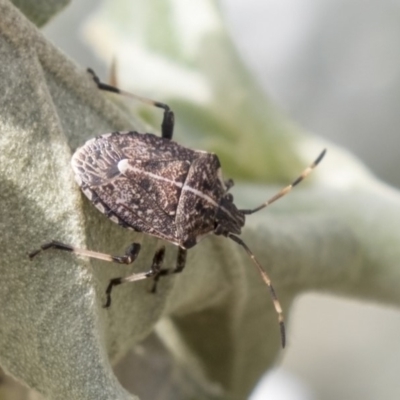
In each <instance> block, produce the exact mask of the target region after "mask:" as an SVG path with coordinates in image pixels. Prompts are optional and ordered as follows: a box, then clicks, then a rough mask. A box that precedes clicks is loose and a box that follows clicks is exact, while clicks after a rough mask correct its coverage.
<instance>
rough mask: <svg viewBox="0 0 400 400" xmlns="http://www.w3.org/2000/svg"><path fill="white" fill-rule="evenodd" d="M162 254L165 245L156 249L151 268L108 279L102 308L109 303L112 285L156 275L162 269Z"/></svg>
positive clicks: (163, 254) (108, 305) (163, 253)
mask: <svg viewBox="0 0 400 400" xmlns="http://www.w3.org/2000/svg"><path fill="white" fill-rule="evenodd" d="M164 256H165V247H164V246H163V247H161V248H160V249H158V250H157V251H156V253H155V254H154V257H153V263H152V264H151V268H150V270H149V271H147V272H139V273H134V274H132V275H129V276H125V277H119V278H113V279H111V280H110V283H109V284H108V286H107V289H106V296H107V299H106V303H105V304H104V306H103V307H104V308H108V307H110V305H111V291H112V289H113V287H114V286H118V285H121V284H122V283H126V282H136V281H141V280H143V279H148V278H153V277H156V276H157V275H158V274H159V273H160V271H162V269H161V266H162V263H163V261H164Z"/></svg>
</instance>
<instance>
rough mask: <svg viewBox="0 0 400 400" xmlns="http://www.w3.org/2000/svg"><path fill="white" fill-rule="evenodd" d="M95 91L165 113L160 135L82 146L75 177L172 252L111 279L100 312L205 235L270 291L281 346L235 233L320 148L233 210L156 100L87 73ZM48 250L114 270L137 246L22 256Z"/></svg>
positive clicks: (104, 205) (207, 156)
mask: <svg viewBox="0 0 400 400" xmlns="http://www.w3.org/2000/svg"><path fill="white" fill-rule="evenodd" d="M88 72H89V73H90V74H91V75H92V77H93V80H94V82H95V83H96V84H97V86H98V88H99V89H101V90H105V91H109V92H114V93H119V94H123V95H126V96H129V97H133V98H136V99H138V100H140V101H142V102H145V103H147V104H150V105H152V106H155V107H158V108H161V109H163V110H164V118H163V122H162V125H161V132H162V134H161V137H158V136H155V135H153V134H151V133H138V132H114V133H107V134H105V135H101V136H98V137H96V138H94V139H91V140H89V141H87V142H86V143H85V144H84V145H83V146H82V147H80V148H79V149H77V150H76V152H75V153H74V155H73V156H72V161H71V164H72V168H73V170H74V172H75V178H76V181H77V183H78V185H79V186H80V187H81V189H82V191H83V192H84V193H85V195H86V196H87V197H88V198H89V200H90V201H91V202H92V203H93V204H94V205H95V206H96V207H97V208H98V209H99V210H100V211H101V212H102V213H103V214H105V215H106V216H107V217H108V218H110V219H111V220H112V221H114V222H116V223H118V224H119V225H121V226H123V227H125V228H129V229H132V230H134V231H137V232H142V233H145V234H148V235H152V236H155V237H157V238H160V239H163V240H165V241H167V242H170V243H172V244H174V245H176V246H178V257H177V263H176V266H175V268H174V269H171V270H168V269H166V268H162V264H163V259H164V253H165V248H164V247H161V248H159V249H158V250H157V251H156V253H155V255H154V258H153V262H152V265H151V268H150V270H149V271H147V272H143V273H135V274H132V275H130V276H127V277H119V278H114V279H111V281H110V283H109V285H108V287H107V290H106V296H107V301H106V303H105V307H108V306H110V304H111V291H112V288H113V287H114V286H116V285H120V284H121V283H125V282H134V281H138V280H142V279H147V278H153V279H154V283H153V290H152V291H155V289H156V284H157V281H158V280H159V278H160V277H161V276H164V275H167V274H170V273H178V272H181V271H182V270H183V268H184V267H185V261H186V252H187V250H188V249H190V248H192V247H193V246H195V245H196V244H197V243H198V242H199V241H200V240H201V239H202V238H203V237H204V236H206V235H208V234H211V233H214V234H215V235H222V236H225V237H227V238H229V239H231V240H233V241H234V242H236V243H237V244H239V245H240V246H242V247H243V248H244V250H245V251H246V252H247V254H248V255H249V256H250V258H251V260H252V262H253V263H254V264H255V266H256V267H257V269H258V270H259V272H260V274H261V276H262V279H263V280H264V282H265V283H266V284H267V286H268V287H269V290H270V293H271V297H272V301H273V304H274V307H275V310H276V312H277V314H278V320H279V325H280V330H281V340H282V347H284V346H285V325H284V320H283V313H282V308H281V306H280V303H279V301H278V298H277V296H276V294H275V290H274V288H273V286H272V284H271V280H270V279H269V277H268V275H267V273H266V272H265V270H264V269H263V267H262V266H261V264H260V262H259V261H258V260H257V258H256V257H255V255H254V254H253V253H252V252H251V250H250V249H249V248H248V247H247V245H246V244H245V243H244V242H243V241H242V239H240V238H239V237H238V236H237V235H239V234H240V233H241V228H242V227H243V226H244V224H245V216H246V215H249V214H253V213H255V212H257V211H259V210H261V209H263V208H265V207H267V206H269V205H270V204H271V203H273V202H274V201H276V200H278V199H279V198H281V197H283V196H284V195H286V194H287V193H288V192H289V191H290V190H291V189H292V188H293V187H294V186H295V185H297V184H298V183H300V182H301V181H302V180H303V179H304V178H306V177H307V176H308V175H309V174H310V173H311V171H312V170H313V169H314V168H315V167H316V166H317V165H318V163H319V162H320V161H321V160H322V158H323V157H324V155H325V150H323V151H322V152H321V154H320V155H319V156H318V157H317V159H316V160H315V161H314V162H313V163H312V164H311V165H310V166H309V167H308V168H306V169H305V170H304V171H303V172H302V173H301V175H300V176H299V177H298V178H297V179H295V180H294V181H293V183H291V184H290V185H288V186H286V187H285V188H283V189H282V190H281V191H280V192H278V193H277V194H276V195H275V196H273V197H272V198H270V199H269V200H267V201H266V202H264V203H262V204H261V205H260V206H258V207H256V208H254V209H248V210H242V209H238V208H237V207H236V206H235V204H234V203H233V196H232V194H231V193H229V189H230V188H231V187H232V186H233V181H232V180H228V181H224V180H223V178H222V173H221V165H220V162H219V160H218V157H217V156H216V155H215V154H212V153H207V152H204V151H199V150H191V149H188V148H186V147H183V146H181V145H179V144H177V143H175V142H173V141H172V140H171V139H172V135H173V128H174V114H173V112H172V111H171V110H170V108H169V107H168V106H167V105H166V104H164V103H160V102H156V101H152V100H149V99H146V98H142V97H139V96H136V95H134V94H132V93H127V92H123V91H121V90H119V89H118V88H116V87H113V86H110V85H107V84H104V83H102V82H100V80H99V78H98V77H97V76H96V75H95V73H94V72H93V71H92V70H90V69H89V70H88ZM50 248H56V249H59V250H65V251H71V252H73V253H75V254H79V255H83V256H87V257H92V258H97V259H100V260H104V261H110V262H116V263H120V264H129V263H132V262H133V261H134V260H135V259H136V257H137V256H138V254H139V251H140V244H139V243H133V244H132V245H131V246H130V247H129V248H128V250H127V251H126V254H125V255H123V256H112V255H109V254H104V253H98V252H94V251H90V250H86V249H81V248H76V247H73V246H70V245H68V244H64V243H61V242H57V241H52V242H49V243H46V244H44V245H42V246H41V248H40V249H39V250H36V251H33V252H32V253H30V254H29V257H30V258H31V259H32V258H33V257H35V256H36V255H37V254H38V253H39V252H40V251H42V250H47V249H50Z"/></svg>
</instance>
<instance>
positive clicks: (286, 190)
mask: <svg viewBox="0 0 400 400" xmlns="http://www.w3.org/2000/svg"><path fill="white" fill-rule="evenodd" d="M325 153H326V149H324V150H322V152H321V154H320V155H319V156H318V157H317V158H316V160H315V161H314V162H313V163H312V164H311V165H310V166H308V167H307V168H306V169H305V170H304V171H303V172H302V173H301V174H300V176H299V177H298V178H296V179H295V180H294V181H293V182H292V183H291V184H290V185H288V186H286V187H284V188H283V189H282V190H281V191H280V192H278V193H277V194H276V195H275V196H272V197H271V198H270V199H269V200H267V201H266V202H265V203H262V204H261V205H260V206H258V207H256V208H254V209H252V210H240V211H241V212H242V213H243V214H246V215H249V214H253V213H255V212H257V211H260V210H261V209H263V208H265V207H268V206H269V205H270V204H272V203H273V202H275V201H276V200H278V199H280V198H281V197H283V196H285V195H286V194H288V193H289V192H290V191H291V190H292V189H293V188H294V187H295V186H296V185H298V184H299V183H300V182H301V181H302V180H303V179H305V178H307V176H308V175H310V174H311V172H312V171H313V169H314V168H315V167H316V166H317V165H318V164H319V163H320V162H321V160H322V159H323V158H324V156H325Z"/></svg>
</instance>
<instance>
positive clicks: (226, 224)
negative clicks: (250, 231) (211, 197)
mask: <svg viewBox="0 0 400 400" xmlns="http://www.w3.org/2000/svg"><path fill="white" fill-rule="evenodd" d="M244 223H245V216H244V214H243V213H242V212H241V211H240V210H238V209H237V207H236V206H235V204H233V196H232V194H231V193H226V194H225V196H224V197H222V199H221V201H220V203H219V207H218V210H217V215H216V216H215V227H214V233H215V234H216V235H224V236H227V235H228V233H235V234H237V235H239V234H240V233H241V229H242V227H243V226H244Z"/></svg>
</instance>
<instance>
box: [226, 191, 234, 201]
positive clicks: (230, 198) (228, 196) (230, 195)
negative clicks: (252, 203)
mask: <svg viewBox="0 0 400 400" xmlns="http://www.w3.org/2000/svg"><path fill="white" fill-rule="evenodd" d="M225 199H226V200H228V201H230V202H231V203H233V195H232V193H227V194H226V195H225Z"/></svg>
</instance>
